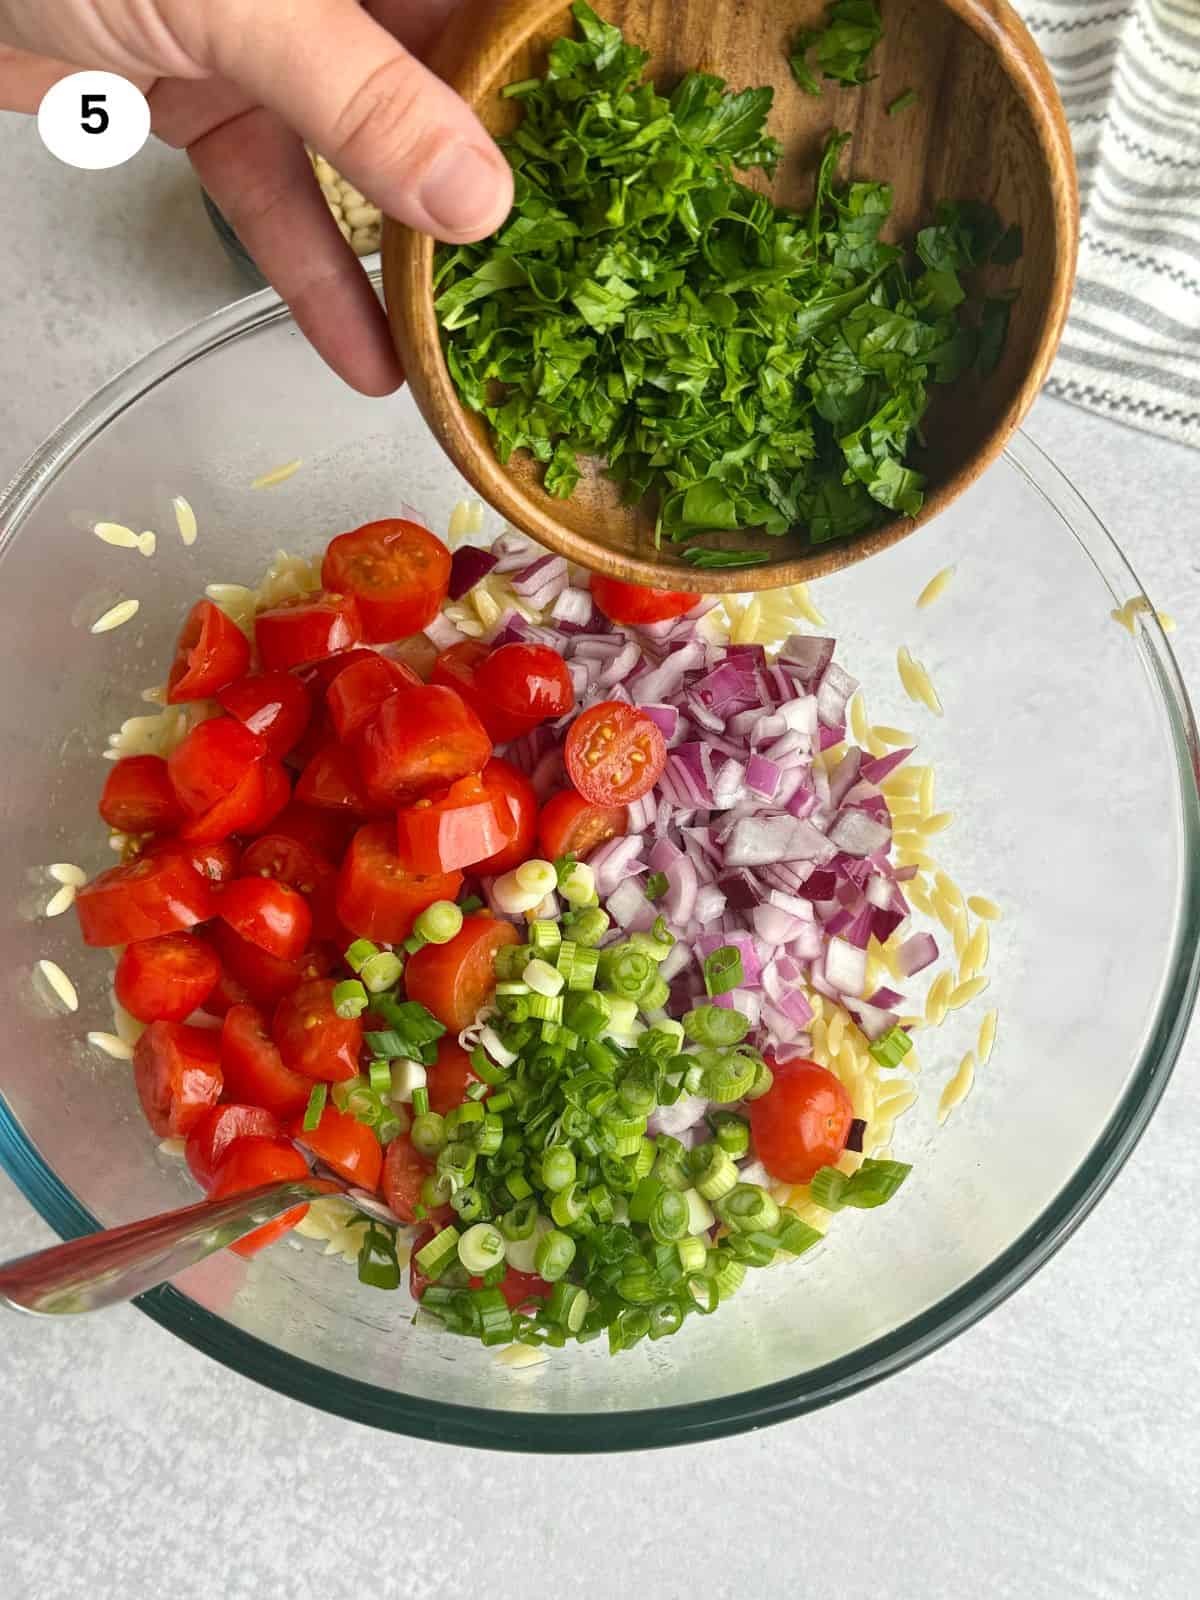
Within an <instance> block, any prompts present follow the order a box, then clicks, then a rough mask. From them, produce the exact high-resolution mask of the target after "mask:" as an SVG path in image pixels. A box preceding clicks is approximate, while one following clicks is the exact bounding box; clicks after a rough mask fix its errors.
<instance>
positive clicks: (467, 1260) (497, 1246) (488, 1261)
mask: <svg viewBox="0 0 1200 1600" xmlns="http://www.w3.org/2000/svg"><path fill="white" fill-rule="evenodd" d="M503 1255H504V1236H503V1234H502V1233H501V1232H500V1229H499V1228H493V1227H492V1225H491V1223H490V1222H477V1223H476V1224H475V1225H474V1227H471V1228H468V1229H467V1231H466V1233H464V1234H463V1235H462V1236H461V1237H460V1239H459V1241H458V1259H459V1260H460V1261H461V1262H462V1264H463V1266H464V1267H466V1269H467V1271H468V1272H470V1273H472V1274H473V1275H474V1276H475V1277H478V1276H479V1274H480V1273H483V1272H486V1271H487V1270H488V1268H489V1267H492V1266H495V1264H496V1262H497V1261H499V1260H501V1259H502V1257H503Z"/></svg>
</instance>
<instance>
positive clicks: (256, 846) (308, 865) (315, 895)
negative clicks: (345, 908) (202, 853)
mask: <svg viewBox="0 0 1200 1600" xmlns="http://www.w3.org/2000/svg"><path fill="white" fill-rule="evenodd" d="M241 873H242V876H243V877H244V878H256V877H257V878H273V879H274V880H275V882H276V883H286V884H288V885H289V887H291V888H293V889H298V890H299V891H300V893H301V894H302V895H304V896H306V898H307V900H308V904H309V909H310V911H311V912H312V923H313V934H314V936H315V937H316V938H318V939H335V940H337V939H340V938H341V931H342V930H341V923H340V921H339V920H338V915H337V868H336V867H335V866H333V865H332V864H331V863H330V862H328V861H326V860H325V859H324V857H323V856H319V855H317V853H316V851H314V850H310V849H309V848H308V846H307V845H305V844H301V842H300V840H299V839H289V838H288V837H287V835H286V834H282V833H275V832H274V831H272V832H271V833H264V834H263V836H262V837H261V838H260V839H256V840H255V841H254V843H253V844H252V845H250V846H249V848H248V849H247V850H246V853H245V855H244V856H243V857H242V865H241Z"/></svg>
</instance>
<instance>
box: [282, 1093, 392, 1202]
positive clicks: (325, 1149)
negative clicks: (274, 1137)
mask: <svg viewBox="0 0 1200 1600" xmlns="http://www.w3.org/2000/svg"><path fill="white" fill-rule="evenodd" d="M288 1132H289V1133H290V1134H291V1136H292V1138H293V1139H295V1141H296V1143H297V1144H302V1145H303V1146H304V1147H305V1149H306V1150H311V1151H312V1153H313V1155H315V1156H319V1157H320V1158H321V1160H322V1161H323V1162H324V1163H325V1165H326V1166H327V1167H332V1168H333V1170H334V1171H335V1172H336V1173H337V1174H338V1176H339V1177H342V1178H345V1179H346V1181H347V1182H348V1183H353V1184H355V1185H356V1186H357V1187H358V1188H360V1189H377V1188H378V1187H379V1174H380V1171H381V1170H382V1168H383V1147H382V1146H381V1145H380V1143H379V1140H378V1139H377V1138H376V1137H375V1135H374V1133H372V1131H371V1129H370V1128H368V1127H367V1126H366V1125H365V1124H364V1123H361V1122H359V1121H358V1119H357V1118H356V1117H352V1116H351V1115H350V1114H349V1112H346V1111H339V1110H338V1109H337V1107H336V1106H331V1105H327V1106H326V1107H325V1109H324V1111H322V1113H321V1120H320V1122H319V1123H318V1124H317V1126H316V1127H315V1128H313V1129H310V1130H309V1132H307V1133H306V1132H305V1131H304V1118H303V1117H296V1118H294V1119H293V1121H292V1122H291V1123H290V1124H289V1126H288Z"/></svg>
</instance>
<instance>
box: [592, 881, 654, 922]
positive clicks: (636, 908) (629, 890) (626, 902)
mask: <svg viewBox="0 0 1200 1600" xmlns="http://www.w3.org/2000/svg"><path fill="white" fill-rule="evenodd" d="M605 908H606V910H607V911H608V914H609V916H610V917H612V919H613V921H614V922H615V923H617V925H618V926H619V927H621V928H624V929H625V931H626V933H637V932H648V931H649V930H650V929H651V928H652V927H653V926H654V919H655V917H656V916H657V915H658V913H657V911H655V909H654V903H653V901H651V900H647V899H646V895H645V891H644V890H643V888H642V885H641V884H640V883H639V882H638V880H637V879H636V878H626V879H625V880H624V882H623V883H618V884H617V886H616V888H615V889H613V890H612V892H611V893H610V894H609V895H608V896H607V898H606V899H605Z"/></svg>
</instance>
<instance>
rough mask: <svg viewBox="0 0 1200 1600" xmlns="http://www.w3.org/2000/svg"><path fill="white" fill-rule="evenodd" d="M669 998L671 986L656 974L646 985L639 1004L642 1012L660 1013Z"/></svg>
mask: <svg viewBox="0 0 1200 1600" xmlns="http://www.w3.org/2000/svg"><path fill="white" fill-rule="evenodd" d="M670 998H671V985H670V984H669V983H668V982H667V980H666V979H665V978H664V977H662V975H661V974H660V973H657V972H656V973H655V974H654V976H653V977H652V978H651V980H650V982H649V983H648V984H647V986H646V988H645V991H644V992H643V994H642V998H641V1000H640V1002H639V1004H640V1005H641V1008H642V1010H643V1011H661V1010H662V1008H663V1006H665V1005H666V1003H667V1001H668V1000H669V999H670Z"/></svg>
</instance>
